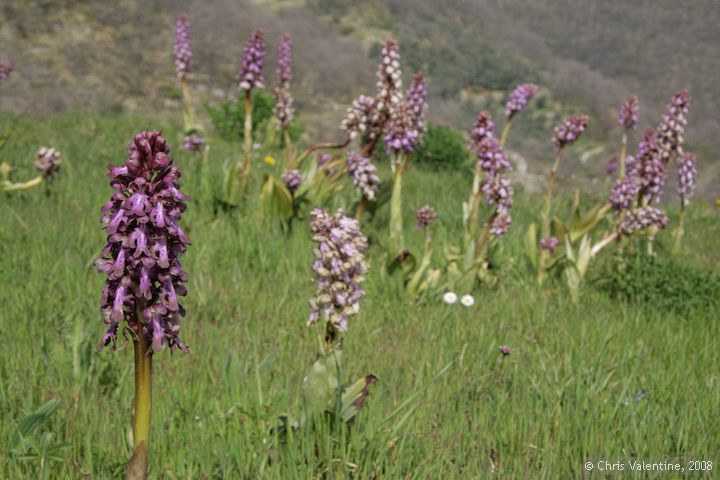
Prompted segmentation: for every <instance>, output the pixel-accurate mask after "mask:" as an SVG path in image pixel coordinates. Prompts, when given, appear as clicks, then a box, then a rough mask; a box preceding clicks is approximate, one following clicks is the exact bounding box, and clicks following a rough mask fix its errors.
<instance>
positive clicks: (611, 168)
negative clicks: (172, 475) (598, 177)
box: [605, 155, 620, 177]
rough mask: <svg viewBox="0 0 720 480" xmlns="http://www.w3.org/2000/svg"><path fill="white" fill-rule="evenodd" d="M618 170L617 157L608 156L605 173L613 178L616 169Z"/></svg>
mask: <svg viewBox="0 0 720 480" xmlns="http://www.w3.org/2000/svg"><path fill="white" fill-rule="evenodd" d="M619 168H620V165H619V162H618V157H617V155H612V156H610V159H609V160H608V164H607V167H606V168H605V173H606V174H607V176H608V177H614V176H615V174H616V173H617V172H618V169H619Z"/></svg>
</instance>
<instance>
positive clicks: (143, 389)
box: [125, 332, 152, 480]
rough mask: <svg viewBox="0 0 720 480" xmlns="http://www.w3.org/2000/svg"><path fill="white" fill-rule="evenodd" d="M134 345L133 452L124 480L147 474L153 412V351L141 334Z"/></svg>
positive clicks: (141, 478) (134, 479)
mask: <svg viewBox="0 0 720 480" xmlns="http://www.w3.org/2000/svg"><path fill="white" fill-rule="evenodd" d="M133 345H134V347H135V413H134V416H133V441H134V450H133V454H132V457H130V461H129V462H128V465H127V470H126V471H125V478H126V480H145V479H146V478H147V475H148V463H149V462H148V460H149V448H150V414H151V411H152V349H151V348H150V342H149V341H148V339H147V338H146V337H145V335H144V334H143V333H142V332H140V333H139V334H138V336H137V338H135V339H134V340H133Z"/></svg>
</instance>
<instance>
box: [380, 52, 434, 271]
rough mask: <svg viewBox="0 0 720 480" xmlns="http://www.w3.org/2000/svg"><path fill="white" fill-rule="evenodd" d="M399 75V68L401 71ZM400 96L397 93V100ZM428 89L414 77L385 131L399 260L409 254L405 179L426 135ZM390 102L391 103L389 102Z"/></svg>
mask: <svg viewBox="0 0 720 480" xmlns="http://www.w3.org/2000/svg"><path fill="white" fill-rule="evenodd" d="M397 71H398V72H399V66H398V67H397ZM398 95H400V93H396V94H395V95H394V97H396V96H398ZM426 99H427V88H426V86H425V80H424V78H423V76H422V74H420V73H418V74H416V75H415V76H414V77H413V80H412V83H411V84H410V87H409V88H408V91H407V94H406V96H405V97H404V98H403V99H402V100H401V101H400V103H399V104H397V105H395V104H392V105H393V107H392V109H391V110H390V112H391V116H390V118H389V120H388V123H387V124H386V128H385V132H386V133H385V146H386V148H387V150H388V153H389V155H390V158H391V160H392V172H393V189H392V197H391V200H390V254H391V256H392V259H395V258H397V257H398V256H399V255H401V254H402V252H404V251H405V236H404V233H403V224H402V176H403V172H404V171H405V169H406V168H407V167H408V164H409V162H410V154H411V153H412V151H413V150H414V149H415V147H416V146H417V145H418V144H419V143H420V140H421V138H422V135H423V133H424V132H425V116H426V112H427V100H426ZM388 102H390V100H388Z"/></svg>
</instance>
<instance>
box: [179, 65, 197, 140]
mask: <svg viewBox="0 0 720 480" xmlns="http://www.w3.org/2000/svg"><path fill="white" fill-rule="evenodd" d="M180 88H181V89H182V97H183V120H184V123H185V132H189V131H191V130H194V129H195V112H194V111H193V107H192V98H191V96H190V87H189V86H188V83H187V79H185V78H183V79H182V80H180Z"/></svg>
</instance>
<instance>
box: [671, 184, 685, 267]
mask: <svg viewBox="0 0 720 480" xmlns="http://www.w3.org/2000/svg"><path fill="white" fill-rule="evenodd" d="M684 236H685V199H684V198H682V197H680V215H679V216H678V226H677V228H676V229H675V231H674V232H673V240H674V242H673V253H674V254H678V253H680V250H682V241H683V237H684Z"/></svg>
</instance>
